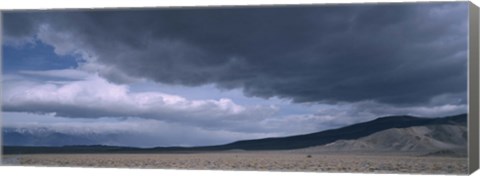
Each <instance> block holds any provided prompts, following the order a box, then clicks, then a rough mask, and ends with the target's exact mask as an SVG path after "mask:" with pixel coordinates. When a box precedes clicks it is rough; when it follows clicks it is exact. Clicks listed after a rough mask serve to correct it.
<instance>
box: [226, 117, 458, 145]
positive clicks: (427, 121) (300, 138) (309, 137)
mask: <svg viewBox="0 0 480 176" xmlns="http://www.w3.org/2000/svg"><path fill="white" fill-rule="evenodd" d="M429 125H430V126H431V125H456V126H464V127H466V125H467V115H466V114H461V115H456V116H449V117H443V118H419V117H413V116H389V117H382V118H378V119H375V120H372V121H368V122H364V123H358V124H354V125H350V126H346V127H342V128H338V129H332V130H326V131H321V132H317V133H311V134H305V135H296V136H289V137H279V138H265V139H256V140H245V141H238V142H234V143H230V144H226V145H223V146H219V148H224V149H243V150H287V149H298V148H306V147H313V146H320V145H325V144H328V143H332V142H335V141H337V140H354V139H359V138H362V137H366V136H369V135H371V134H374V133H376V132H380V131H383V130H387V129H394V128H408V127H416V126H429Z"/></svg>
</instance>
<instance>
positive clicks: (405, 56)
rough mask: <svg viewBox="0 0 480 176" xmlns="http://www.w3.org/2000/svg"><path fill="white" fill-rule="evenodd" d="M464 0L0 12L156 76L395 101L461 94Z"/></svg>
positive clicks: (55, 40)
mask: <svg viewBox="0 0 480 176" xmlns="http://www.w3.org/2000/svg"><path fill="white" fill-rule="evenodd" d="M467 5H468V4H467V3H465V2H455V3H417V4H375V5H373V4H369V5H338V6H329V5H325V6H305V7H304V6H296V7H276V8H269V7H250V8H212V9H206V8H198V9H162V10H102V11H70V12H66V11H56V12H31V13H26V12H8V13H5V15H4V21H5V30H4V31H5V35H6V36H8V37H10V38H12V37H13V38H14V37H17V38H20V37H25V36H29V35H32V36H33V35H36V36H37V38H38V39H40V40H41V41H43V42H45V43H48V44H50V45H52V46H54V47H55V51H56V52H57V53H59V54H69V53H80V54H82V55H83V57H84V58H85V59H86V60H87V62H88V63H94V64H98V65H104V66H109V69H110V71H112V70H113V73H114V72H115V71H117V72H118V71H121V72H122V73H125V74H127V75H128V76H130V77H136V78H146V79H151V80H154V81H157V82H161V83H167V84H179V85H187V86H198V85H204V84H210V83H213V84H215V85H216V86H218V87H219V88H223V89H232V88H242V89H243V91H244V93H245V94H246V95H248V96H256V97H264V98H268V97H273V96H276V97H280V98H287V99H292V100H293V101H295V102H322V103H338V102H360V101H367V100H371V101H376V102H380V103H387V104H391V105H405V106H406V105H415V104H421V103H428V102H430V101H431V99H432V98H433V97H436V96H439V95H443V94H452V95H459V97H458V98H461V99H463V100H465V99H466V97H465V96H464V95H465V94H462V93H464V92H465V91H466V83H467V80H466V78H467V76H466V74H467V73H466V64H467V63H466V61H467V57H466V50H467V7H468V6H467ZM20 21H21V22H20ZM109 73H112V72H109ZM104 76H105V77H109V76H108V74H104ZM118 81H121V80H118V79H117V82H118ZM437 100H439V99H437ZM443 100H445V101H446V102H443V103H444V104H448V103H450V102H448V101H447V100H449V99H443Z"/></svg>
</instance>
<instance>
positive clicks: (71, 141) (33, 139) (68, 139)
mask: <svg viewBox="0 0 480 176" xmlns="http://www.w3.org/2000/svg"><path fill="white" fill-rule="evenodd" d="M2 137H3V144H4V145H8V146H64V145H95V144H99V143H101V142H105V141H108V140H111V139H112V138H114V136H112V135H111V134H96V133H81V134H74V133H72V134H67V133H61V132H56V131H52V130H50V129H47V128H3V129H2Z"/></svg>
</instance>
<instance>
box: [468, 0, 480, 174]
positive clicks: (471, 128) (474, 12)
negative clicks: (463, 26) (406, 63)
mask: <svg viewBox="0 0 480 176" xmlns="http://www.w3.org/2000/svg"><path fill="white" fill-rule="evenodd" d="M479 19H480V16H479V8H478V7H477V6H476V5H475V4H473V3H472V2H470V4H469V29H468V31H469V34H468V173H469V174H472V173H473V172H475V171H476V170H477V169H478V167H479V99H480V96H479V79H480V74H479V60H480V59H479V32H480V31H479V27H480V24H479Z"/></svg>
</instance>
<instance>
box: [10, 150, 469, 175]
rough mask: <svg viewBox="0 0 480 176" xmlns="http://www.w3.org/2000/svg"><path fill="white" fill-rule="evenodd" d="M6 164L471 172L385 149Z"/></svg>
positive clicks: (46, 157)
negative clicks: (367, 152)
mask: <svg viewBox="0 0 480 176" xmlns="http://www.w3.org/2000/svg"><path fill="white" fill-rule="evenodd" d="M3 164H4V165H30V166H32V165H33V166H76V167H78V166H80V167H130V168H164V169H208V170H263V171H265V170H266V171H312V172H376V173H432V174H466V173H467V158H458V157H417V156H401V155H384V154H381V155H357V154H305V153H295V152H294V153H292V152H222V153H195V154H32V155H4V156H3Z"/></svg>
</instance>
